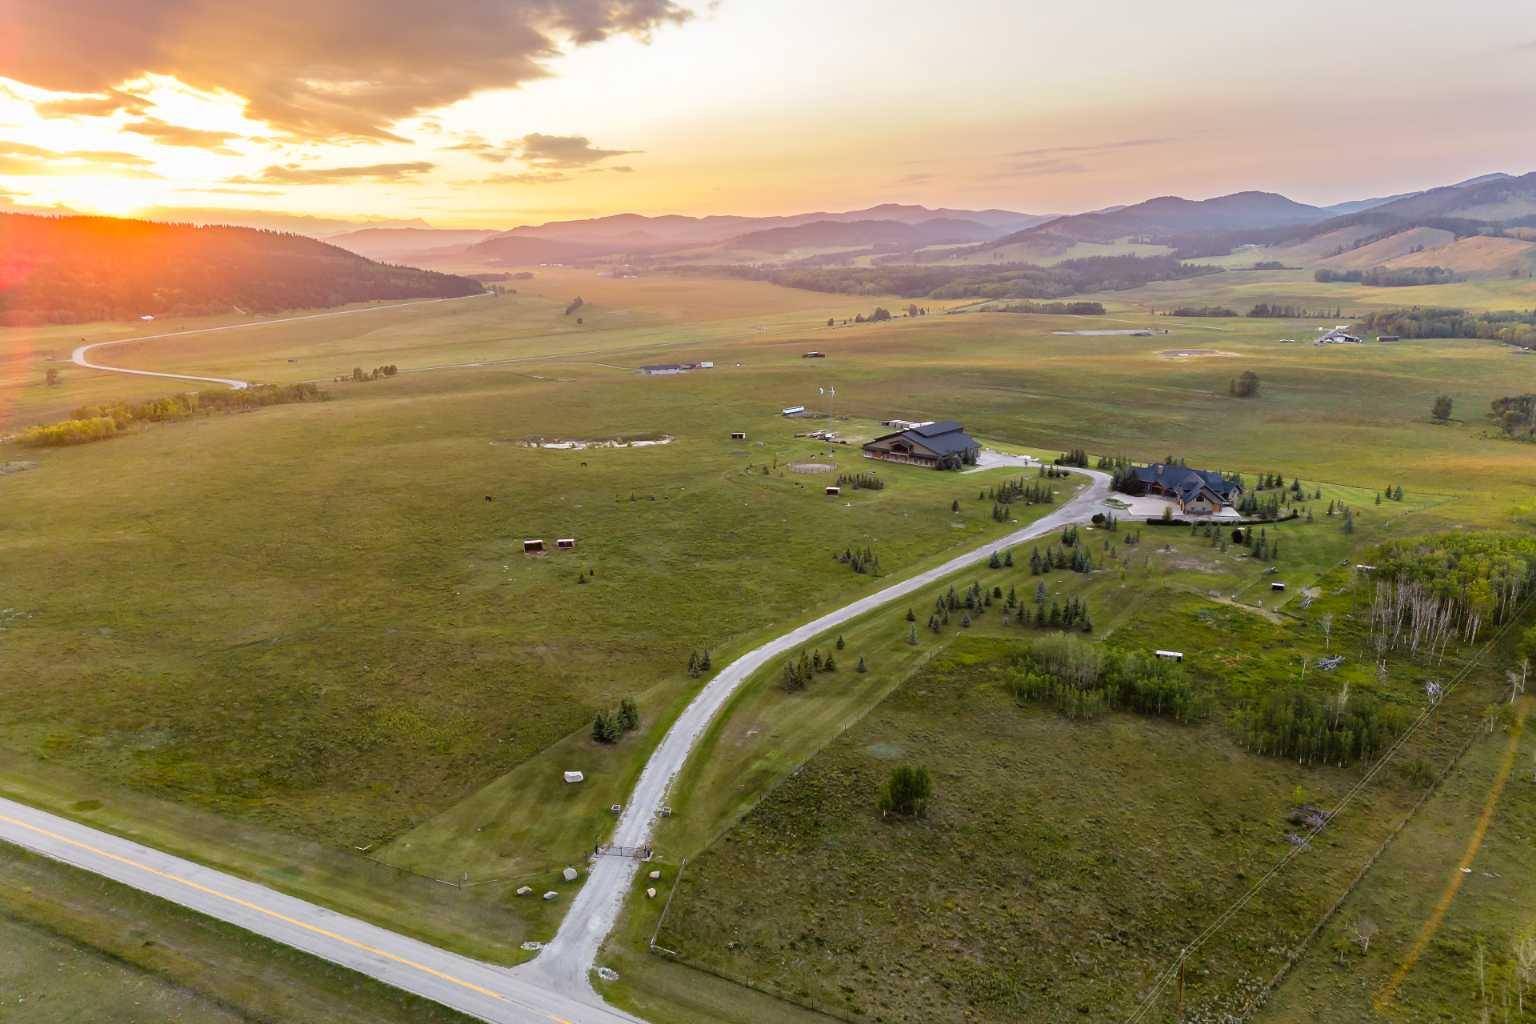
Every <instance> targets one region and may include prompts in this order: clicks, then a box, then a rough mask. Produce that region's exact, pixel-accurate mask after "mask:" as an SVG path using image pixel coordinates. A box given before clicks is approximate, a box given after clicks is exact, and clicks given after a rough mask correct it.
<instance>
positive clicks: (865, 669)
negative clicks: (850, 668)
mask: <svg viewBox="0 0 1536 1024" xmlns="http://www.w3.org/2000/svg"><path fill="white" fill-rule="evenodd" d="M854 671H855V672H858V673H861V674H862V673H864V672H868V671H869V666H867V665H865V664H864V655H862V654H861V655H859V664H858V665H857V666H856V667H855V668H854Z"/></svg>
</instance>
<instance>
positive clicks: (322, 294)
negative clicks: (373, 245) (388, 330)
mask: <svg viewBox="0 0 1536 1024" xmlns="http://www.w3.org/2000/svg"><path fill="white" fill-rule="evenodd" d="M480 290H481V287H480V285H479V284H477V283H476V282H474V281H471V280H469V279H468V278H464V277H456V276H454V275H451V274H439V273H434V272H432V271H426V270H416V269H413V268H411V267H396V266H388V265H385V264H380V263H374V262H373V261H371V260H368V259H365V258H363V257H361V256H358V255H356V254H354V253H350V252H347V251H346V250H344V249H338V248H336V247H335V246H333V245H326V244H325V243H324V242H317V241H315V240H314V239H312V238H305V237H303V236H300V235H288V234H279V233H276V232H271V231H256V230H252V229H250V228H232V227H193V226H190V225H184V224H156V223H151V222H148V221H136V220H119V219H116V218H110V217H34V216H26V215H22V214H5V215H0V323H6V324H39V323H76V322H82V321H87V320H113V319H123V318H125V317H133V316H141V315H145V314H153V315H155V316H166V315H194V314H205V313H223V312H228V311H229V310H231V309H232V308H239V309H241V310H243V311H245V312H247V313H271V312H276V311H279V310H285V309H297V308H310V307H319V306H337V305H342V304H344V303H349V302H363V301H367V300H370V299H406V298H451V297H454V296H459V295H473V294H475V293H477V292H479V291H480Z"/></svg>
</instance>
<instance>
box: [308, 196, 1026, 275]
mask: <svg viewBox="0 0 1536 1024" xmlns="http://www.w3.org/2000/svg"><path fill="white" fill-rule="evenodd" d="M1047 219H1049V218H1047V217H1045V216H1042V215H1038V214H1028V213H1015V212H1013V211H1011V210H950V209H929V208H928V207H924V206H909V205H903V204H898V203H885V204H882V205H879V206H872V207H869V208H867V209H863V210H850V211H847V212H844V213H826V212H815V213H802V214H794V215H791V216H784V217H738V216H711V217H686V216H681V215H675V214H674V215H665V216H659V217H647V216H644V215H642V214H636V213H621V214H615V215H613V216H609V217H597V218H592V219H588V220H567V221H550V222H549V223H546V224H537V225H525V226H522V227H516V228H513V229H511V230H510V231H503V232H489V231H488V232H483V233H479V232H462V231H437V230H427V231H415V232H401V231H379V230H376V229H368V230H364V231H355V232H350V233H348V234H345V235H337V236H331V237H329V238H328V239H327V241H330V242H333V243H335V244H337V245H341V246H343V247H345V248H349V249H352V251H354V252H358V253H360V254H362V255H366V256H371V257H374V258H378V259H389V260H392V261H396V262H401V261H403V262H412V261H424V262H430V263H447V262H468V263H476V262H490V263H496V264H501V265H507V266H511V265H518V264H524V265H526V264H538V263H564V262H572V261H581V260H593V259H600V258H605V257H625V256H631V257H650V256H655V255H657V254H661V253H670V252H680V251H684V250H705V249H708V248H709V247H711V246H721V247H724V248H725V249H729V250H743V249H745V250H754V249H758V247H764V248H762V249H761V250H760V251H762V252H766V253H782V252H789V251H791V250H795V249H801V248H806V247H833V248H864V247H881V246H884V247H889V246H897V247H901V246H908V247H913V246H921V245H937V244H945V243H951V242H977V241H983V240H986V239H989V238H996V237H997V236H999V235H1002V234H1006V233H1008V232H1010V231H1017V230H1019V229H1021V228H1025V227H1029V226H1030V225H1032V224H1038V223H1040V222H1042V221H1044V220H1047ZM799 228H803V229H805V230H804V231H803V233H801V234H799V235H794V234H782V235H774V234H770V232H775V231H785V230H788V229H799ZM468 235H479V237H474V238H471V237H466V236H468Z"/></svg>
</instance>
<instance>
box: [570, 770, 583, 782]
mask: <svg viewBox="0 0 1536 1024" xmlns="http://www.w3.org/2000/svg"><path fill="white" fill-rule="evenodd" d="M585 778H586V776H585V775H583V774H582V773H581V772H566V773H565V781H566V782H580V781H582V780H583V779H585Z"/></svg>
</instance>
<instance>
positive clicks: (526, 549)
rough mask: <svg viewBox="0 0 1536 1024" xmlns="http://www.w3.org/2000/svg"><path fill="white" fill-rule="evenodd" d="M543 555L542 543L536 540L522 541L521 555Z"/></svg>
mask: <svg viewBox="0 0 1536 1024" xmlns="http://www.w3.org/2000/svg"><path fill="white" fill-rule="evenodd" d="M543 553H544V541H543V540H541V539H538V538H534V539H533V540H525V541H523V554H525V555H542V554H543Z"/></svg>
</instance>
